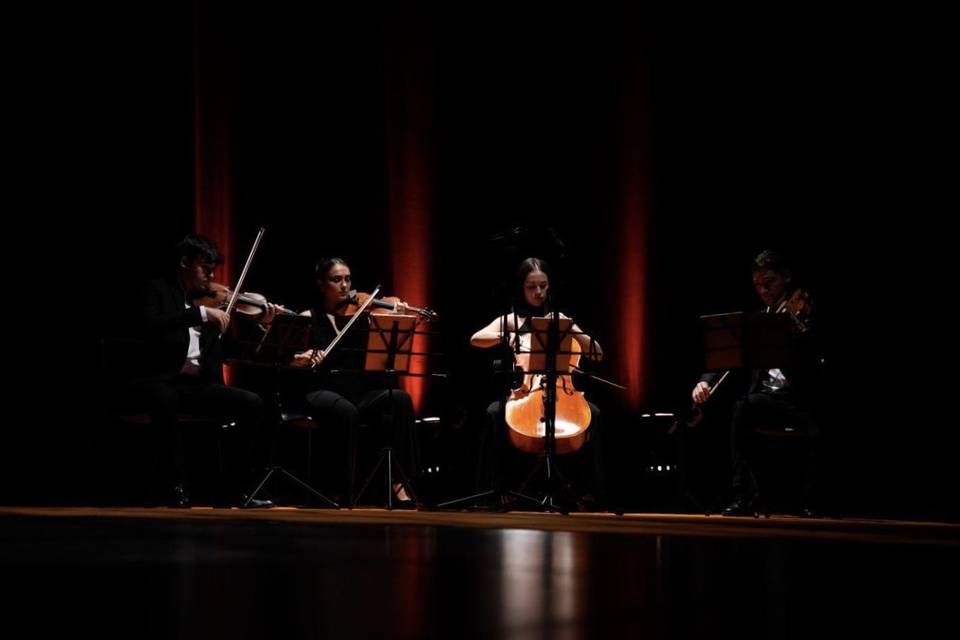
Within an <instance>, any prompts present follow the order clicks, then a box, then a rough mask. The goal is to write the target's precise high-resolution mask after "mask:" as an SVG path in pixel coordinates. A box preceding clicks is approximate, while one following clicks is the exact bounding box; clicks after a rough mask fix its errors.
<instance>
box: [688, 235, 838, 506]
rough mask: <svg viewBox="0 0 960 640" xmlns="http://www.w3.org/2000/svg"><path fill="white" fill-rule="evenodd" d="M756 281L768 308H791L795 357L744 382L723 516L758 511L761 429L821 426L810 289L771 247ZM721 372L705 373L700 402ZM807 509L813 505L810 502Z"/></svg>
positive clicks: (757, 267) (696, 398)
mask: <svg viewBox="0 0 960 640" xmlns="http://www.w3.org/2000/svg"><path fill="white" fill-rule="evenodd" d="M753 286H754V289H755V290H756V292H757V295H758V296H759V297H760V299H761V300H762V301H763V304H764V305H765V308H764V309H763V312H764V313H787V314H789V315H790V317H791V318H792V320H793V325H794V330H793V335H792V344H791V345H790V352H791V355H792V357H791V360H790V366H784V367H783V368H773V369H751V370H749V371H748V372H746V373H747V376H746V381H745V383H744V382H741V384H745V389H744V391H743V392H742V393H743V395H742V396H741V397H740V398H739V399H738V400H737V402H736V404H735V405H734V411H733V418H732V421H731V427H730V450H731V458H732V460H731V461H732V464H733V482H732V488H733V499H732V501H731V502H730V504H729V505H728V506H727V507H726V508H725V509H724V510H723V514H724V515H745V514H747V513H751V512H752V511H753V506H754V502H755V500H756V498H757V483H756V478H755V475H754V467H755V463H756V462H757V460H756V458H755V456H756V455H759V452H760V451H762V449H761V448H758V447H755V446H754V444H755V441H756V439H755V437H754V436H755V432H756V430H757V429H768V428H770V427H776V428H779V429H784V430H789V431H791V432H801V433H804V434H806V435H808V436H811V437H813V436H817V435H818V434H819V431H820V426H819V423H818V420H817V418H816V413H817V412H816V407H817V403H818V397H819V395H820V389H819V379H820V375H819V370H820V362H821V361H820V354H819V350H818V348H817V342H816V330H815V329H816V323H815V318H814V313H813V312H814V305H813V301H812V299H811V298H810V295H809V294H808V293H807V292H806V291H804V290H802V289H800V288H799V287H797V286H796V284H795V283H794V279H793V269H792V268H791V266H790V264H789V263H788V261H787V259H786V258H785V257H784V256H783V255H782V254H780V253H778V252H776V251H772V250H766V251H763V252H762V253H760V254H759V255H758V256H757V257H756V258H754V261H753ZM720 375H721V374H719V373H709V374H705V375H704V376H702V377H701V379H700V381H699V382H698V383H697V385H696V386H695V387H694V389H693V392H692V397H693V402H694V404H695V405H697V406H699V405H702V404H703V403H704V402H706V401H707V400H708V399H709V398H710V395H711V388H712V387H713V386H714V385H715V384H717V381H718V380H719V379H720ZM811 464H812V463H811ZM805 473H806V475H807V477H805V478H804V479H803V484H804V493H805V496H804V501H805V502H807V500H808V498H809V494H810V492H811V491H812V484H813V467H812V466H808V468H807V470H806V471H805ZM803 509H804V510H809V504H805V505H804V506H803Z"/></svg>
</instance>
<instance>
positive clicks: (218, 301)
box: [194, 282, 297, 316]
mask: <svg viewBox="0 0 960 640" xmlns="http://www.w3.org/2000/svg"><path fill="white" fill-rule="evenodd" d="M231 297H233V291H232V290H231V289H230V287H227V286H226V285H222V284H220V283H219V282H211V283H210V286H209V287H208V288H207V290H206V291H201V292H200V293H199V294H198V295H196V296H194V302H196V303H197V304H198V305H203V306H204V307H213V308H214V309H226V307H227V304H229V302H230V298H231ZM234 309H235V310H236V311H237V312H238V313H242V314H244V315H247V316H258V315H260V314H262V313H265V312H266V310H267V299H266V297H265V296H263V295H261V294H259V293H252V292H247V293H241V294H240V295H238V296H237V302H236V305H235V306H234ZM277 315H284V316H295V315H297V312H296V311H291V310H289V309H277Z"/></svg>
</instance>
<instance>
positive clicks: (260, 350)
mask: <svg viewBox="0 0 960 640" xmlns="http://www.w3.org/2000/svg"><path fill="white" fill-rule="evenodd" d="M311 323H312V319H311V318H310V316H300V315H285V314H284V315H277V316H276V317H275V318H274V319H273V322H272V323H271V324H270V326H269V327H268V328H267V330H266V332H265V333H264V334H263V336H262V337H261V338H260V341H259V342H258V343H257V347H256V349H255V350H254V362H255V363H259V364H261V365H269V366H270V367H272V368H273V370H274V381H276V380H278V379H279V377H280V371H281V369H287V368H292V367H288V366H286V363H289V362H290V361H292V360H293V356H294V355H295V354H296V353H298V352H301V351H305V350H306V349H308V348H309V344H310V327H311ZM274 393H275V396H274V397H275V399H276V406H277V417H278V418H279V422H281V423H283V422H285V421H286V420H285V418H284V411H283V401H282V399H281V395H280V385H279V384H276V385H275V388H274ZM277 473H279V474H281V475H283V476H285V477H286V478H288V479H289V480H290V481H292V482H294V483H295V484H297V485H299V486H300V487H301V488H303V489H306V490H307V491H308V492H309V493H310V494H311V495H313V496H314V497H315V498H319V499H320V500H321V501H322V502H323V503H325V504H326V506H328V507H333V508H334V509H339V508H340V505H338V504H337V503H336V502H334V501H333V500H331V499H330V498H328V497H327V496H325V495H324V494H322V493H320V492H319V491H317V490H316V489H314V488H313V487H311V486H310V485H309V484H307V483H306V482H304V481H303V480H301V479H300V478H298V477H297V476H295V475H293V474H292V473H290V472H289V471H287V470H286V469H284V468H283V467H281V466H280V465H270V466H269V467H268V468H267V473H266V475H264V477H263V479H261V480H260V482H259V484H257V487H256V489H254V490H253V492H252V493H251V494H250V496H249V497H248V498H247V500H246V501H245V502H244V503H243V506H245V507H246V506H249V504H250V503H251V502H252V501H253V499H254V498H256V497H257V494H258V493H260V491H261V490H262V489H263V488H264V487H265V486H266V485H267V483H268V482H269V481H270V479H271V478H272V477H273V476H274V474H277Z"/></svg>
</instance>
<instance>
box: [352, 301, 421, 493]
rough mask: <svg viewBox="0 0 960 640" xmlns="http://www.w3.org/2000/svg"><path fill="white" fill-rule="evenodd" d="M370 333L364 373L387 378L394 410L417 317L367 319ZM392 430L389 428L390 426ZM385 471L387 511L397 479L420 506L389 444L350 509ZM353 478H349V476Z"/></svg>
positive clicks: (409, 352) (374, 317) (406, 369)
mask: <svg viewBox="0 0 960 640" xmlns="http://www.w3.org/2000/svg"><path fill="white" fill-rule="evenodd" d="M369 323H370V329H369V334H368V335H367V349H366V356H365V360H364V365H363V369H364V371H367V372H383V373H385V374H386V375H387V393H388V397H389V401H388V406H389V407H390V408H391V411H392V407H393V390H394V387H395V386H396V382H397V376H398V375H404V374H409V373H410V359H411V356H412V355H414V354H413V336H414V334H415V333H416V325H417V317H416V316H410V315H393V314H390V315H376V314H371V315H370V316H369ZM391 426H392V425H391ZM381 467H384V470H385V474H384V476H385V478H384V479H385V482H386V495H387V509H388V510H392V509H393V485H394V483H395V480H396V478H397V476H399V478H400V481H401V483H402V485H403V486H404V487H405V488H406V489H407V490H408V491H409V492H410V495H411V497H412V498H413V500H414V502H415V503H416V504H419V502H420V501H419V499H418V498H417V494H416V492H415V491H414V489H413V484H412V483H411V482H410V480H409V477H408V476H407V474H406V472H404V470H403V466H402V465H401V464H400V462H399V461H398V460H396V459H395V454H394V451H393V445H392V442H391V443H390V444H388V445H387V446H386V447H383V448H382V449H381V450H380V456H379V458H378V459H377V463H376V464H375V465H374V467H373V470H372V471H371V472H370V473H369V474H368V475H367V478H366V480H364V483H363V486H362V487H361V488H360V491H359V493H357V495H356V497H355V498H353V500H352V501H351V505H350V506H351V508H353V507H355V506H357V503H359V502H360V498H362V497H363V494H364V493H366V490H367V487H369V486H370V483H371V482H372V481H373V479H374V478H375V477H376V476H377V472H379V471H380V468H381ZM351 475H352V474H351Z"/></svg>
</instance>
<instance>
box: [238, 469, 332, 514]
mask: <svg viewBox="0 0 960 640" xmlns="http://www.w3.org/2000/svg"><path fill="white" fill-rule="evenodd" d="M275 473H280V474H282V475H284V476H286V477H287V478H289V479H290V480H291V481H293V482H294V483H295V484H297V485H299V486H300V487H301V488H303V489H306V490H307V491H309V492H310V494H311V495H312V496H313V497H315V498H319V499H320V501H321V502H323V503H324V504H325V505H326V506H327V507H331V508H333V509H339V508H340V505H338V504H337V503H336V502H334V501H333V500H331V499H330V498H328V497H327V496H325V495H323V494H322V493H320V492H319V491H317V490H316V489H314V488H313V487H311V486H310V485H308V484H307V483H306V482H304V481H303V480H301V479H300V478H298V477H297V476H295V475H293V474H292V473H290V472H289V471H287V470H286V469H284V468H283V467H280V466H272V467H270V469H268V470H267V474H266V475H265V476H264V477H263V480H261V481H260V483H259V484H258V485H257V488H256V489H254V490H253V492H252V493H251V494H250V496H249V497H248V498H247V499H246V500H245V501H244V503H243V506H244V507H248V506H250V503H251V502H253V500H254V499H255V498H256V497H257V494H259V493H260V491H261V490H262V489H263V488H264V487H265V486H266V485H267V482H269V481H270V478H272V477H273V475H274V474H275Z"/></svg>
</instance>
